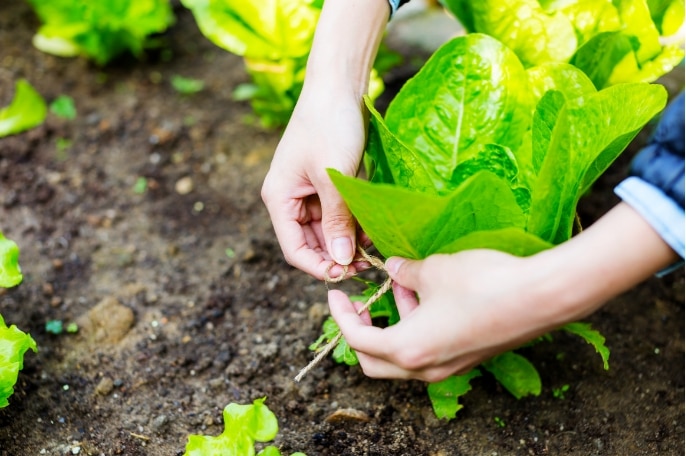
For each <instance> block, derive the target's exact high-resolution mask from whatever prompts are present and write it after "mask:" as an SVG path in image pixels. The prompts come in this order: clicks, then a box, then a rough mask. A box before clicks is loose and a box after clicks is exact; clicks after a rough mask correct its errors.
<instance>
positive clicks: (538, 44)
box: [442, 0, 684, 88]
mask: <svg viewBox="0 0 686 456" xmlns="http://www.w3.org/2000/svg"><path fill="white" fill-rule="evenodd" d="M442 3H443V4H444V5H445V6H446V7H447V8H448V9H449V10H450V11H451V12H452V13H453V14H454V15H455V16H456V17H457V19H458V20H459V21H460V22H461V23H462V24H463V25H464V27H465V28H466V29H467V31H469V32H479V33H485V34H488V35H491V36H493V37H495V38H497V39H499V40H500V41H502V42H503V43H504V44H505V45H507V46H509V47H510V48H511V49H512V50H513V51H514V52H515V53H516V54H517V55H518V56H519V58H520V59H521V60H522V63H524V65H525V66H527V67H530V66H535V65H538V64H541V63H544V62H568V63H572V64H573V65H575V66H577V67H578V68H580V69H581V70H583V71H584V72H585V73H586V74H587V75H588V76H589V77H590V78H591V80H592V81H593V83H594V84H595V86H596V87H597V88H604V87H608V86H610V85H612V84H617V83H620V82H652V81H654V80H656V79H657V78H658V77H660V76H662V75H663V74H665V73H667V72H668V71H669V70H671V69H672V68H674V67H675V66H676V65H678V64H679V62H681V60H682V59H683V57H684V52H683V48H682V47H681V45H680V44H679V43H673V44H669V45H663V44H662V43H661V40H660V38H661V35H663V36H668V35H672V34H674V33H676V32H677V30H678V28H679V27H680V26H681V24H682V23H683V20H684V2H683V0H565V1H560V0H511V1H508V2H502V1H500V0H442Z"/></svg>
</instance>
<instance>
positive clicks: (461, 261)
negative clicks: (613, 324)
mask: <svg viewBox="0 0 686 456" xmlns="http://www.w3.org/2000/svg"><path fill="white" fill-rule="evenodd" d="M386 265H387V269H388V272H389V275H390V276H391V278H392V279H393V280H394V285H393V292H394V295H395V301H396V304H397V307H398V311H399V313H400V318H401V319H400V322H398V323H397V324H395V325H393V326H390V327H387V328H384V329H381V328H378V327H374V326H371V321H370V318H369V314H368V313H367V312H363V313H362V315H358V314H357V311H356V308H358V307H359V306H360V305H361V304H360V303H351V302H350V300H349V299H348V298H347V296H346V295H345V294H344V293H342V292H340V291H331V292H329V305H330V308H331V314H332V316H333V317H334V319H335V320H336V322H337V323H338V325H339V327H340V328H341V331H342V332H343V335H344V337H345V339H346V341H347V342H348V344H349V345H350V346H351V347H352V348H353V349H354V350H355V351H356V352H357V356H358V359H359V361H360V365H361V367H362V369H363V371H364V373H365V374H366V375H368V376H370V377H375V378H403V379H409V378H414V379H419V380H425V381H429V382H435V381H439V380H442V379H443V378H445V377H447V376H449V375H451V374H456V373H465V372H467V371H469V370H470V369H471V368H473V367H474V366H476V365H478V364H479V363H481V362H482V361H485V360H487V359H488V358H490V357H492V356H495V355H496V354H498V353H501V352H503V351H506V350H508V349H512V348H515V347H517V346H519V345H521V344H523V343H524V342H527V341H529V340H531V339H533V338H535V337H537V336H539V335H542V334H544V333H546V332H548V331H549V330H551V329H553V328H555V327H557V326H559V324H561V322H560V320H559V319H557V318H556V316H555V315H554V314H551V313H550V312H546V311H539V310H538V309H537V306H538V305H539V304H541V303H540V301H538V300H537V296H536V295H535V294H534V293H531V292H529V290H532V289H534V287H535V285H536V283H537V281H538V280H540V279H542V278H543V274H544V272H543V271H540V270H538V269H537V268H538V265H537V264H536V262H535V261H534V260H532V259H530V258H518V257H514V256H511V255H509V254H505V253H501V252H497V251H492V250H472V251H467V252H462V253H459V254H454V255H433V256H430V257H428V258H427V259H426V260H423V261H412V260H405V259H401V258H397V257H396V258H390V259H389V260H388V261H387V264H386ZM413 290H414V291H413ZM415 291H416V293H415ZM417 295H418V296H419V299H418V298H417ZM420 301H421V303H420Z"/></svg>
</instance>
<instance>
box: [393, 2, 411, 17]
mask: <svg viewBox="0 0 686 456" xmlns="http://www.w3.org/2000/svg"><path fill="white" fill-rule="evenodd" d="M409 1H410V0H388V3H389V5H391V17H393V15H394V14H395V12H396V11H398V8H400V7H401V6H403V5H404V4H405V3H407V2H409Z"/></svg>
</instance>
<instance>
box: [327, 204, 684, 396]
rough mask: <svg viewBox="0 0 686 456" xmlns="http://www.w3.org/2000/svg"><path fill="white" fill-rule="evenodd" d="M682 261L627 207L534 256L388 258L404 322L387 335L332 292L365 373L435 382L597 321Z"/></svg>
mask: <svg viewBox="0 0 686 456" xmlns="http://www.w3.org/2000/svg"><path fill="white" fill-rule="evenodd" d="M678 259H679V257H678V255H677V254H676V252H675V251H674V250H672V249H671V247H670V246H669V245H668V244H667V243H666V242H665V241H664V240H663V239H662V238H661V237H660V235H659V234H658V233H657V232H656V231H655V230H654V229H653V228H652V226H651V225H650V224H649V223H648V222H647V221H646V220H645V219H643V217H642V216H641V215H640V214H639V213H638V212H636V211H635V210H634V209H633V208H632V207H630V206H629V205H628V204H626V203H623V202H622V203H619V204H618V205H617V206H615V207H614V208H613V209H612V210H611V211H610V212H608V213H607V214H606V215H604V216H603V217H602V218H601V219H600V220H598V221H597V222H596V223H595V224H593V225H592V226H591V227H589V228H587V229H586V230H584V231H583V232H582V233H581V234H579V235H577V236H576V237H574V238H572V239H571V240H569V241H567V242H564V243H562V244H560V245H558V246H556V247H553V248H551V249H549V250H545V251H543V252H540V253H538V254H536V255H533V256H530V257H527V258H519V257H514V256H512V255H508V254H506V253H502V252H497V251H493V250H472V251H465V252H461V253H457V254H453V255H433V256H430V257H428V258H427V259H425V260H423V261H411V260H403V259H401V258H389V259H388V261H387V262H386V269H387V270H388V273H389V275H390V276H391V278H392V279H393V280H394V281H395V283H394V288H393V291H394V294H395V300H396V304H397V306H398V311H399V313H400V318H401V319H400V322H398V323H397V324H395V325H393V326H390V327H388V328H385V329H381V328H376V327H373V326H371V321H370V318H369V314H368V313H363V314H362V315H358V314H357V312H356V309H355V307H354V305H353V304H352V303H351V302H350V300H349V299H348V298H347V296H345V294H343V293H341V292H340V291H331V292H330V293H329V307H330V308H331V314H332V315H333V317H334V319H335V320H336V322H337V323H338V325H339V326H340V328H341V331H342V332H343V336H344V337H345V339H346V340H347V341H348V343H349V344H350V346H351V347H352V348H353V349H354V350H356V351H357V355H358V358H359V360H360V365H361V366H362V369H363V370H364V372H365V373H366V374H367V375H369V376H370V377H379V378H415V379H420V380H426V381H429V382H434V381H438V380H442V379H443V378H445V377H448V376H449V375H451V374H455V373H465V372H467V371H468V370H469V369H471V368H472V367H474V366H475V365H477V364H479V363H480V362H482V361H484V360H486V359H488V358H490V357H492V356H494V355H496V354H498V353H502V352H504V351H506V350H509V349H513V348H516V347H517V346H520V345H521V344H523V343H524V342H527V341H529V340H532V339H534V338H536V337H538V336H540V335H542V334H545V333H547V332H549V331H551V330H553V329H555V328H558V327H560V326H562V325H564V324H566V323H569V322H572V321H576V320H578V319H580V318H583V317H585V316H587V315H589V314H591V313H592V312H594V311H595V310H596V309H598V308H599V307H600V306H601V305H603V304H604V303H605V302H607V301H608V300H610V299H611V298H612V297H614V296H616V295H618V294H619V293H622V292H624V291H626V290H629V289H630V288H632V287H633V286H635V285H636V284H638V283H640V282H642V281H643V280H645V279H646V278H648V277H650V276H651V275H652V274H654V273H656V272H657V271H659V270H661V269H663V268H665V267H666V266H668V265H670V264H673V263H674V262H675V261H677V260H678ZM415 292H416V293H415ZM356 305H359V304H356Z"/></svg>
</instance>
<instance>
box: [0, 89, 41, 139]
mask: <svg viewBox="0 0 686 456" xmlns="http://www.w3.org/2000/svg"><path fill="white" fill-rule="evenodd" d="M47 113H48V107H47V105H46V104H45V100H44V99H43V97H42V96H41V95H40V94H39V93H38V92H37V91H36V89H34V88H33V86H32V85H31V84H29V82H28V81H26V80H25V79H20V80H18V81H17V83H16V84H15V89H14V98H13V99H12V102H11V103H10V104H9V106H7V107H5V108H2V109H0V138H2V137H4V136H9V135H13V134H16V133H21V132H22V131H26V130H29V129H31V128H33V127H35V126H38V125H40V124H41V123H43V121H44V120H45V117H46V116H47Z"/></svg>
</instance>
